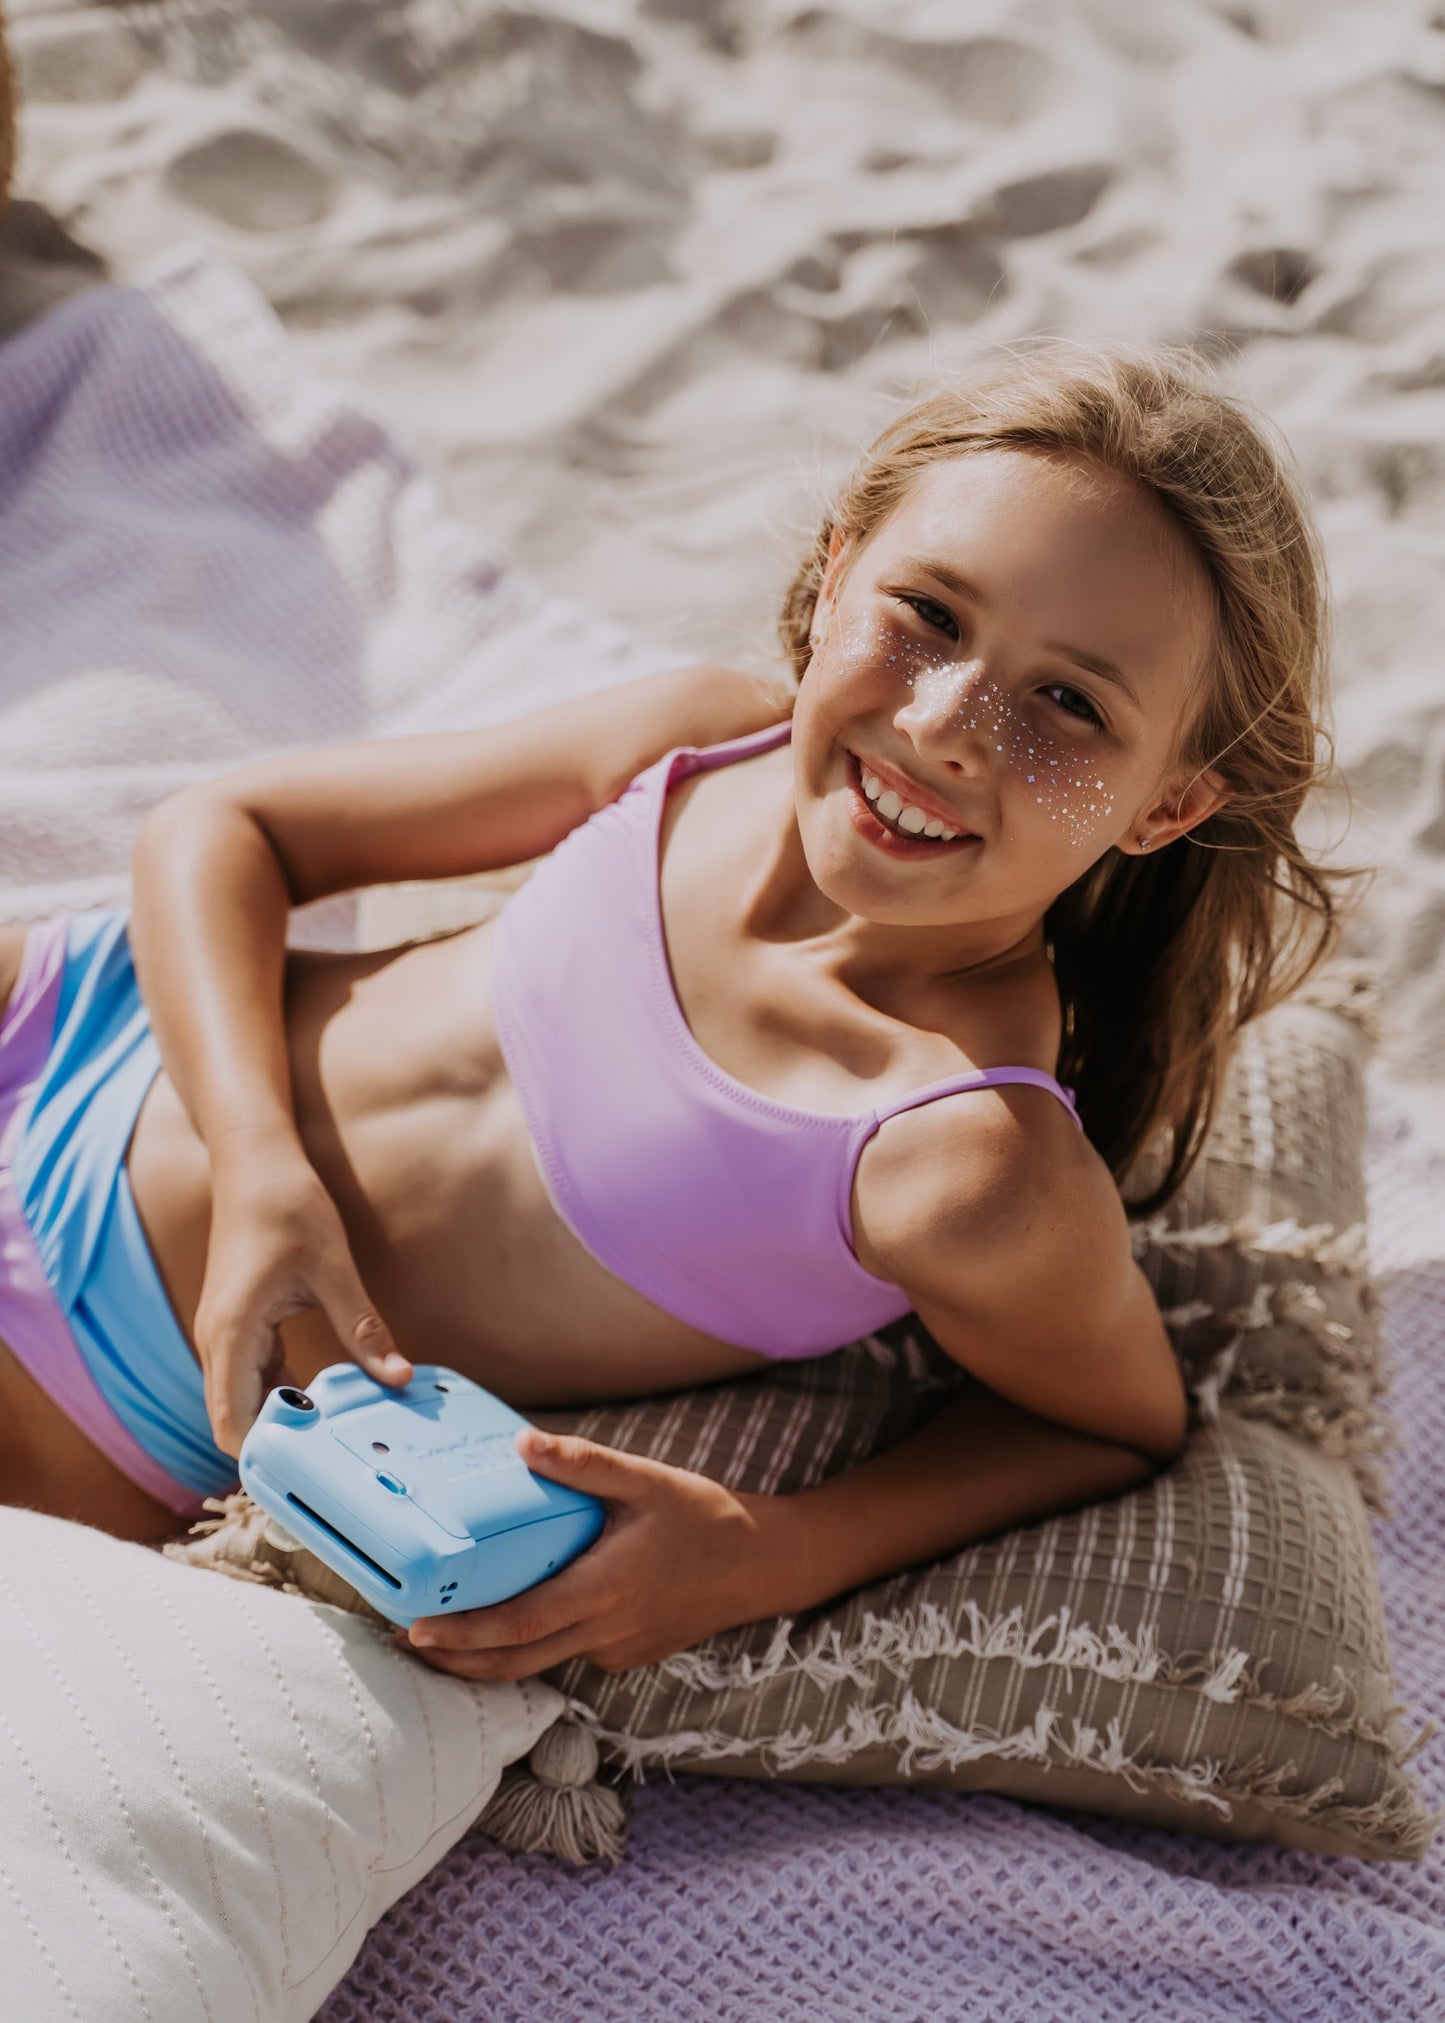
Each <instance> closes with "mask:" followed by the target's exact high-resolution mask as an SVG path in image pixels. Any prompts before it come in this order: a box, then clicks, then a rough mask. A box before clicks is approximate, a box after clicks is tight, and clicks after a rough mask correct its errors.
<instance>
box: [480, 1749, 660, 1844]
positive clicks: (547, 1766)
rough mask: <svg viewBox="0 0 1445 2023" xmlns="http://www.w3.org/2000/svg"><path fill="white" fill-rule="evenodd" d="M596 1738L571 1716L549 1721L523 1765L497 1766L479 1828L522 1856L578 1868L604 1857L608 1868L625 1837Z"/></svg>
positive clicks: (623, 1810)
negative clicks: (602, 1776) (601, 1776)
mask: <svg viewBox="0 0 1445 2023" xmlns="http://www.w3.org/2000/svg"><path fill="white" fill-rule="evenodd" d="M599 1761H600V1759H599V1757H598V1753H597V1744H596V1742H595V1741H594V1740H593V1738H592V1736H591V1735H589V1734H588V1732H587V1730H586V1729H585V1728H583V1727H582V1726H581V1725H580V1724H579V1723H578V1722H576V1721H568V1720H560V1721H554V1722H553V1724H552V1726H551V1727H550V1728H549V1729H547V1731H546V1733H545V1734H543V1735H542V1736H540V1737H539V1738H538V1741H537V1742H536V1744H535V1746H534V1747H533V1750H532V1753H531V1755H530V1756H529V1757H528V1758H527V1761H526V1763H525V1764H521V1763H511V1764H509V1765H508V1766H507V1768H506V1769H505V1770H504V1771H503V1772H502V1781H501V1783H500V1784H499V1785H498V1786H497V1789H496V1792H495V1794H494V1795H493V1797H492V1800H491V1802H490V1804H489V1805H488V1806H487V1808H486V1810H485V1811H484V1812H483V1813H482V1814H481V1816H480V1818H479V1819H478V1820H477V1825H478V1827H479V1828H480V1829H481V1831H482V1832H483V1833H486V1834H489V1835H490V1836H491V1838H492V1839H493V1840H496V1841H500V1842H501V1843H502V1845H503V1846H504V1847H513V1848H516V1849H517V1850H518V1851H519V1852H520V1853H523V1854H557V1855H561V1856H562V1858H563V1859H564V1860H565V1861H570V1862H573V1863H575V1864H577V1865H578V1866H580V1865H581V1864H582V1863H583V1862H588V1861H598V1860H601V1861H607V1862H610V1863H611V1864H612V1866H613V1867H614V1868H615V1867H616V1866H617V1864H618V1862H620V1861H621V1859H622V1850H623V1847H624V1845H625V1844H626V1839H627V1810H628V1809H627V1806H626V1804H625V1802H624V1800H623V1798H622V1795H621V1793H620V1792H618V1791H616V1790H615V1789H614V1788H613V1787H612V1786H611V1785H610V1784H602V1783H599V1781H598V1777H597V1772H598V1766H599Z"/></svg>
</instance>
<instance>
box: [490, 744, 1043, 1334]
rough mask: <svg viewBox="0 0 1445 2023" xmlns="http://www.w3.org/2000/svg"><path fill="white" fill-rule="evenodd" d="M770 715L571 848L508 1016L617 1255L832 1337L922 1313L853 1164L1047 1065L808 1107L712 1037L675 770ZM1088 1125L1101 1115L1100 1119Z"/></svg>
mask: <svg viewBox="0 0 1445 2023" xmlns="http://www.w3.org/2000/svg"><path fill="white" fill-rule="evenodd" d="M791 731H792V726H791V724H788V723H782V724H775V725H772V726H770V727H769V728H768V729H767V730H764V731H759V732H757V733H755V734H754V735H753V736H751V737H744V738H735V739H733V740H732V741H731V742H730V743H727V744H721V745H713V746H710V747H709V748H707V749H706V750H695V749H693V748H691V747H688V746H683V747H679V748H678V749H677V750H675V751H671V752H668V753H667V754H666V755H665V756H664V757H662V758H660V759H659V760H658V761H657V763H656V764H655V765H652V766H649V767H648V769H647V770H646V771H645V772H643V773H640V774H639V775H638V776H637V778H636V779H635V780H633V782H632V784H631V785H630V786H629V787H628V788H627V789H626V791H625V792H624V793H623V794H622V796H621V797H620V799H618V800H616V801H614V802H612V803H611V804H610V805H609V806H607V807H605V808H602V809H600V810H599V811H598V812H597V813H596V814H595V815H593V816H592V817H591V819H590V820H589V821H587V822H584V823H583V824H582V826H581V827H580V828H578V829H574V830H573V831H572V832H571V834H570V835H568V836H566V837H565V838H564V839H563V841H562V842H561V843H560V844H559V845H558V846H557V848H556V849H555V850H554V851H553V852H552V854H551V856H550V857H549V858H547V859H546V860H545V861H544V862H543V863H542V864H540V865H539V866H538V867H537V869H536V870H535V871H534V872H533V873H532V876H531V877H530V879H529V880H528V881H527V883H526V884H525V885H524V886H523V887H522V888H521V890H520V891H519V892H518V893H517V894H516V895H515V896H514V897H513V898H512V899H511V900H510V901H509V902H508V904H507V906H506V907H505V908H504V909H503V911H502V914H501V917H500V919H499V920H498V922H497V930H496V937H497V938H496V947H495V955H494V970H493V987H494V1003H495V1013H496V1021H497V1033H498V1037H499V1039H500V1043H501V1049H502V1055H503V1058H504V1060H505V1061H506V1064H507V1069H508V1072H509V1073H510V1075H511V1078H512V1083H513V1086H514V1087H515V1089H516V1091H517V1094H518V1097H519V1098H520V1100H521V1104H522V1109H523V1113H524V1115H525V1117H526V1120H527V1125H528V1128H529V1130H530V1132H531V1135H532V1143H533V1147H534V1149H535V1152H536V1157H537V1164H538V1167H539V1168H540V1171H541V1174H542V1177H543V1180H544V1181H545V1183H546V1187H547V1191H548V1194H549V1195H550V1197H551V1200H552V1203H553V1206H554V1207H555V1208H556V1210H557V1213H558V1214H559V1215H560V1216H561V1218H562V1220H563V1221H564V1222H565V1223H566V1224H567V1226H568V1228H569V1229H570V1230H571V1231H572V1233H573V1234H574V1235H575V1236H576V1237H577V1239H578V1241H579V1242H580V1243H581V1244H583V1245H584V1247H585V1248H586V1249H587V1250H588V1251H590V1252H591V1254H592V1256H593V1257H595V1258H596V1259H597V1261H598V1263H599V1264H601V1265H603V1266H605V1267H606V1269H607V1270H608V1271H610V1272H612V1273H613V1274H614V1276H616V1277H617V1278H620V1279H622V1280H623V1281H624V1282H625V1283H626V1284H627V1285H630V1286H632V1287H633V1288H634V1289H635V1290H636V1291H637V1292H640V1293H641V1294H642V1295H643V1296H644V1298H646V1299H648V1300H651V1301H652V1302H653V1304H654V1305H656V1306H658V1307H661V1308H662V1309H663V1310H664V1311H665V1312H667V1313H670V1314H673V1315H675V1316H676V1318H677V1319H678V1320H681V1321H685V1322H686V1323H687V1324H688V1325H689V1326H690V1327H694V1328H698V1329H700V1330H701V1331H702V1332H703V1333H704V1334H708V1335H711V1336H713V1337H714V1338H715V1339H717V1340H719V1341H724V1342H732V1343H736V1344H737V1345H738V1346H739V1347H740V1348H746V1349H751V1350H753V1351H754V1352H755V1353H756V1354H758V1355H763V1356H772V1357H780V1358H790V1357H798V1356H815V1355H821V1354H823V1353H824V1352H825V1351H827V1350H829V1349H835V1348H837V1347H839V1346H840V1345H841V1344H843V1343H845V1342H850V1341H852V1340H854V1339H855V1337H857V1336H859V1335H864V1334H868V1333H871V1332H872V1331H873V1330H874V1329H875V1328H879V1327H882V1326H883V1325H884V1323H885V1322H887V1321H892V1320H897V1319H899V1318H900V1316H902V1315H903V1314H905V1313H907V1312H908V1310H909V1307H910V1305H911V1304H912V1302H911V1301H910V1299H909V1297H908V1295H907V1294H906V1293H905V1292H904V1291H903V1290H902V1289H901V1288H900V1287H899V1286H896V1285H892V1284H890V1283H889V1282H888V1281H887V1280H885V1279H881V1278H878V1277H876V1276H875V1274H874V1273H872V1272H870V1271H866V1270H865V1269H864V1268H863V1266H862V1265H861V1264H860V1263H859V1262H858V1259H857V1257H856V1256H855V1255H854V1251H853V1229H852V1207H851V1201H852V1189H853V1172H854V1168H855V1167H856V1166H857V1163H858V1159H859V1156H860V1154H861V1153H862V1150H863V1147H864V1146H865V1145H866V1144H867V1142H868V1140H869V1139H870V1138H871V1137H872V1136H873V1133H874V1132H875V1131H876V1130H877V1129H878V1127H879V1125H880V1124H882V1123H883V1122H884V1121H885V1119H887V1118H889V1117H894V1116H897V1115H898V1113H899V1112H900V1111H902V1110H910V1109H913V1108H915V1107H916V1106H917V1105H918V1104H920V1103H931V1102H936V1101H938V1100H939V1099H940V1098H942V1097H944V1096H952V1095H956V1094H959V1093H960V1092H962V1091H964V1090H968V1089H983V1088H988V1087H990V1086H991V1085H992V1084H994V1083H996V1082H1034V1083H1036V1084H1037V1085H1038V1086H1039V1087H1040V1088H1043V1089H1049V1090H1051V1091H1052V1092H1053V1094H1054V1095H1056V1096H1057V1097H1058V1099H1059V1101H1060V1102H1061V1103H1063V1104H1065V1105H1066V1107H1067V1108H1068V1110H1069V1113H1070V1115H1071V1116H1073V1117H1074V1121H1075V1123H1078V1121H1079V1120H1078V1116H1077V1114H1076V1112H1075V1108H1074V1103H1073V1095H1072V1091H1070V1090H1066V1089H1064V1088H1062V1087H1061V1086H1060V1085H1059V1083H1058V1082H1056V1081H1055V1079H1054V1077H1053V1076H1052V1075H1047V1074H1044V1073H1043V1072H1042V1070H1040V1069H1038V1068H1026V1067H1009V1068H985V1069H983V1070H982V1071H981V1072H977V1073H972V1074H963V1075H952V1076H950V1077H949V1078H948V1079H947V1080H946V1081H941V1082H930V1083H928V1085H927V1086H926V1087H924V1088H920V1089H914V1090H912V1091H911V1092H910V1093H909V1094H908V1095H906V1096H900V1097H899V1098H898V1099H897V1101H895V1102H892V1103H888V1104H885V1105H884V1106H883V1108H881V1109H877V1110H865V1111H863V1112H862V1113H861V1115H852V1116H833V1115H826V1114H824V1113H822V1112H820V1111H816V1110H795V1109H792V1108H790V1107H789V1106H788V1105H786V1104H784V1103H775V1102H773V1101H771V1099H770V1098H768V1097H767V1096H762V1095H759V1094H758V1093H757V1091H756V1090H754V1089H750V1088H747V1087H746V1086H745V1085H744V1084H743V1083H741V1082H735V1081H734V1080H733V1079H732V1077H731V1076H730V1075H727V1074H724V1073H723V1071H722V1069H721V1068H719V1067H718V1066H717V1065H716V1064H715V1063H714V1062H713V1061H711V1060H709V1059H708V1057H707V1055H706V1054H705V1053H703V1051H702V1049H701V1048H700V1047H699V1046H698V1044H697V1042H696V1040H695V1039H694V1038H693V1036H692V1033H691V1031H690V1030H689V1028H688V1025H687V1022H686V1020H685V1019H684V1017H683V1014H682V1008H681V1006H680V1005H679V1003H678V1000H677V994H676V992H675V990H674V989H673V984H672V975H671V971H670V969H669V966H668V956H667V946H666V941H665V937H664V932H663V925H662V909H661V899H660V893H659V863H660V852H659V840H660V829H661V823H662V811H663V805H664V802H665V801H666V798H667V794H668V790H669V788H670V787H671V786H672V784H673V782H674V781H675V780H679V779H686V778H687V777H688V776H689V775H690V774H692V773H696V772H701V771H704V770H707V769H710V768H712V767H714V766H725V765H731V764H733V763H734V762H735V761H737V760H739V759H745V758H749V757H751V756H752V755H753V754H754V753H758V752H765V751H771V750H772V749H774V748H775V747H776V746H778V745H780V744H782V743H783V742H784V741H785V740H786V739H787V738H788V737H789V736H790V735H791ZM1081 1128H1082V1127H1081Z"/></svg>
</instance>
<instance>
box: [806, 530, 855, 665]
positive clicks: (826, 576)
mask: <svg viewBox="0 0 1445 2023" xmlns="http://www.w3.org/2000/svg"><path fill="white" fill-rule="evenodd" d="M852 553H853V537H852V535H851V534H845V533H844V531H843V529H842V528H841V527H839V526H836V525H835V526H834V528H833V531H832V533H831V534H830V535H829V536H828V560H827V562H826V563H825V564H824V566H823V580H822V582H821V583H820V584H819V585H818V596H817V601H816V602H815V603H814V605H813V623H812V626H811V628H810V630H811V632H812V638H813V644H814V646H815V647H816V646H817V645H819V644H820V643H821V641H822V637H823V634H824V633H825V632H826V631H827V629H828V621H829V619H830V618H831V617H832V615H833V602H834V599H835V598H836V597H837V595H838V586H839V584H840V583H841V582H842V580H843V573H844V571H845V570H846V569H847V567H848V563H849V561H850V559H851V557H852Z"/></svg>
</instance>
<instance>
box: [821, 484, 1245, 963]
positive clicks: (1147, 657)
mask: <svg viewBox="0 0 1445 2023" xmlns="http://www.w3.org/2000/svg"><path fill="white" fill-rule="evenodd" d="M1211 638H1212V609H1211V598H1210V594H1209V588H1208V584H1207V581H1206V578H1205V574H1204V571H1203V568H1202V566H1201V564H1200V562H1199V561H1198V558H1197V557H1196V556H1195V554H1194V553H1193V550H1192V549H1191V547H1190V546H1189V543H1188V541H1187V539H1186V537H1185V536H1184V535H1183V534H1182V532H1180V531H1179V530H1178V529H1177V528H1175V526H1174V525H1173V523H1172V522H1171V521H1170V520H1169V519H1168V517H1167V515H1166V514H1165V512H1164V510H1163V508H1162V507H1161V506H1160V505H1159V504H1158V503H1157V501H1155V500H1154V499H1153V498H1152V497H1151V495H1150V494H1149V493H1148V492H1147V491H1145V490H1144V488H1143V487H1142V486H1139V485H1136V484H1135V483H1133V482H1132V481H1131V480H1129V479H1127V478H1123V477H1120V476H1119V475H1118V474H1117V473H1115V472H1112V471H1108V470H1103V469H1100V468H1098V467H1095V466H1093V465H1090V464H1083V463H1079V462H1076V461H1068V460H1065V459H1062V458H1058V457H1052V456H1044V455H1039V454H1034V453H1030V452H1023V451H1014V450H979V451H972V452H968V453H965V454H962V455H959V456H957V457H954V458H951V459H949V460H948V461H947V462H944V463H940V464H938V465H937V466H935V467H934V468H933V469H931V470H928V471H926V472H925V473H924V474H923V475H922V476H920V477H919V478H918V479H917V480H916V481H915V483H914V484H913V486H912V487H911V488H910V490H909V492H908V493H907V495H906V496H905V498H904V500H903V503H902V505H901V506H900V507H899V508H898V509H897V510H896V511H895V512H894V514H893V515H892V517H891V518H890V519H888V520H887V521H885V522H884V523H883V525H882V526H881V527H880V528H878V529H877V531H876V532H875V533H874V534H873V535H872V536H871V538H870V539H868V540H867V541H866V542H864V543H863V544H861V545H857V544H854V545H853V546H852V547H849V546H848V545H847V544H845V543H842V542H839V541H836V540H835V543H834V550H833V553H832V556H831V558H830V561H829V566H828V569H827V572H826V575H825V578H824V584H823V589H822V593H821V594H820V596H819V600H818V607H817V612H816V614H815V619H814V650H813V658H812V660H811V661H810V662H809V665H808V668H807V670H806V672H805V674H804V676H803V680H802V683H801V686H800V689H799V693H798V698H797V703H796V706H795V710H794V716H793V735H792V749H793V764H794V780H795V793H796V802H797V810H798V821H799V828H800V831H801V835H802V840H803V847H804V851H805V853H806V856H807V860H808V867H809V870H810V872H811V873H812V876H813V878H814V881H815V882H816V884H817V885H818V887H819V888H820V890H821V891H822V892H823V893H824V894H825V895H826V896H827V897H828V898H830V899H831V900H833V901H834V902H835V903H836V904H838V905H840V906H842V907H844V908H846V909H847V910H848V911H849V912H851V913H854V914H858V915H861V916H863V917H865V918H867V919H870V920H874V921H878V922H880V923H889V924H896V925H899V926H914V927H920V926H938V927H944V926H949V925H954V924H964V923H973V922H977V923H980V924H983V923H985V922H990V923H995V924H997V925H998V926H1000V927H1002V928H1004V929H1005V930H1006V934H1007V933H1008V932H1012V931H1015V930H1016V931H1017V932H1018V933H1023V932H1025V931H1027V929H1028V928H1029V927H1031V926H1033V925H1035V924H1036V923H1037V922H1038V921H1039V920H1040V919H1041V918H1042V915H1043V912H1044V910H1045V909H1046V908H1047V907H1048V906H1049V905H1050V904H1052V902H1053V901H1054V900H1055V899H1056V898H1057V897H1058V895H1059V893H1061V892H1062V891H1063V890H1064V889H1065V888H1066V887H1067V886H1069V885H1071V884H1073V882H1074V880H1075V879H1076V878H1078V877H1080V876H1081V875H1082V874H1083V872H1084V871H1086V870H1087V869H1088V867H1089V865H1091V864H1092V863H1094V862H1095V860H1096V859H1097V858H1099V857H1101V856H1102V855H1103V853H1104V852H1105V851H1106V850H1107V849H1109V848H1110V847H1111V846H1112V847H1117V848H1119V849H1121V850H1127V851H1137V849H1138V847H1139V843H1138V839H1139V838H1140V837H1141V836H1147V837H1148V838H1149V847H1150V849H1151V850H1154V851H1157V850H1161V849H1163V848H1164V847H1165V846H1166V844H1168V843H1169V842H1171V841H1172V840H1173V839H1174V838H1175V837H1177V836H1179V835H1181V834H1182V833H1183V832H1184V831H1185V830H1186V829H1188V828H1192V827H1193V826H1194V824H1195V823H1196V822H1200V821H1202V820H1203V819H1204V818H1205V816H1206V815H1208V814H1209V813H1210V812H1211V811H1212V809H1213V808H1215V807H1217V806H1218V805H1219V803H1220V801H1221V800H1222V799H1223V798H1224V783H1223V781H1222V779H1221V777H1220V776H1219V775H1218V774H1215V773H1209V774H1205V775H1204V776H1203V777H1202V778H1201V779H1199V780H1197V781H1195V782H1194V783H1193V785H1192V787H1189V791H1188V794H1187V797H1186V798H1185V800H1184V802H1183V804H1182V805H1181V804H1180V799H1179V797H1180V794H1181V792H1183V790H1184V789H1185V788H1186V786H1188V784H1189V783H1188V780H1187V777H1186V775H1185V774H1184V773H1183V772H1182V771H1180V770H1179V769H1178V768H1176V767H1175V766H1174V765H1173V755H1174V752H1175V751H1176V749H1177V745H1178V740H1179V737H1180V734H1181V732H1182V731H1183V729H1184V726H1185V723H1186V721H1187V717H1188V713H1189V710H1190V707H1191V705H1192V702H1193V700H1194V698H1195V697H1196V695H1197V693H1198V690H1197V682H1198V679H1199V671H1200V669H1201V667H1202V666H1203V664H1204V661H1205V658H1206V656H1207V654H1208V652H1209V648H1210V644H1211ZM949 830H953V831H956V832H957V835H956V836H955V837H954V838H952V839H950V837H949V835H948V833H947V832H948V831H949ZM940 832H942V833H940ZM1001 945H1005V944H1001Z"/></svg>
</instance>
